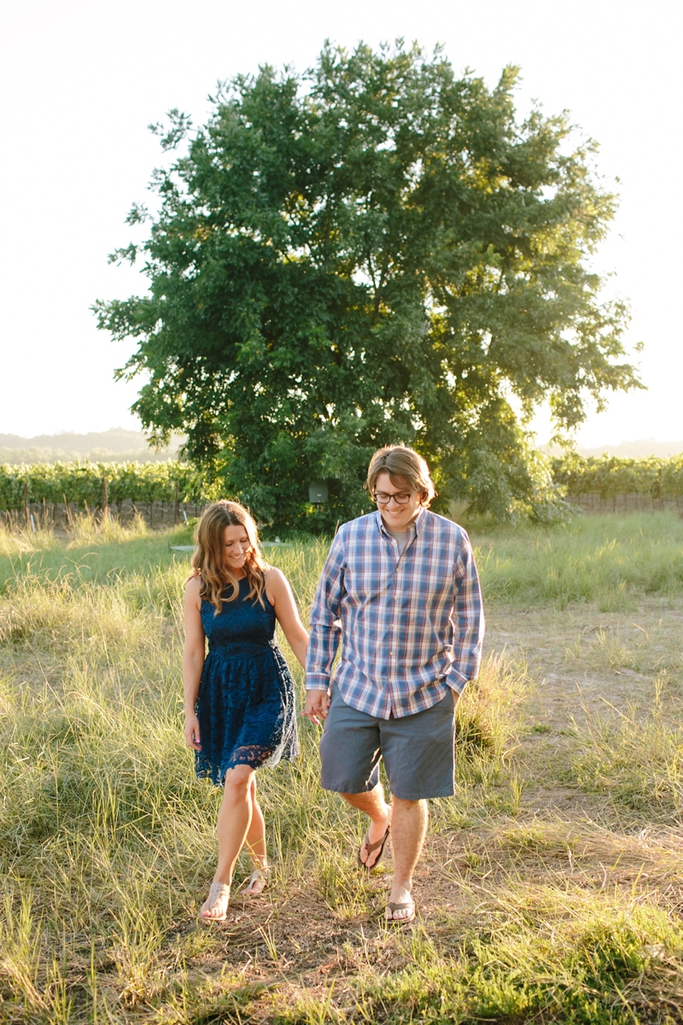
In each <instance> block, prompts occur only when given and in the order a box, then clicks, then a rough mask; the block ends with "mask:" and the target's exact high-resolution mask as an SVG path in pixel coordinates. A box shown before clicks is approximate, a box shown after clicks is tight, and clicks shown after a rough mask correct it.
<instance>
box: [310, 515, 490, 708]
mask: <svg viewBox="0 0 683 1025" xmlns="http://www.w3.org/2000/svg"><path fill="white" fill-rule="evenodd" d="M340 633H341V634H342V635H343V639H342V652H341V659H340V662H339V665H338V666H337V668H336V670H335V673H334V682H335V685H336V686H337V687H338V688H339V693H340V696H341V697H342V699H343V700H344V701H345V702H346V704H347V705H351V706H352V707H353V708H357V709H359V710H360V711H361V712H367V713H368V714H369V715H372V716H376V717H378V718H381V719H389V718H390V717H391V716H395V717H397V718H400V717H401V716H405V715H413V714H414V713H415V712H420V711H422V710H423V709H425V708H431V706H432V705H435V704H436V703H437V702H438V701H441V699H442V698H443V697H445V695H446V694H447V692H448V687H451V688H452V689H453V690H455V691H457V692H458V693H460V692H461V691H462V690H463V688H464V687H465V685H466V683H467V681H468V680H471V679H472V678H473V677H475V676H476V675H477V672H478V669H479V664H480V661H481V649H482V642H483V639H484V612H483V608H482V600H481V590H480V587H479V578H478V576H477V568H476V566H475V564H474V556H473V554H472V548H471V546H470V542H469V538H468V536H467V534H466V533H465V531H464V530H463V529H462V527H459V526H458V525H457V524H456V523H453V522H452V521H451V520H447V519H445V518H444V517H443V516H437V515H436V514H435V513H432V512H429V511H428V510H426V509H421V510H420V511H419V513H418V515H417V518H416V519H415V520H414V521H413V522H412V523H411V524H410V526H409V527H408V538H407V542H406V546H405V548H404V550H403V552H402V553H400V552H399V546H398V543H397V541H396V539H395V538H394V537H392V535H391V534H390V533H389V531H387V530H386V528H385V527H384V522H383V520H382V516H381V513H380V512H379V510H377V512H374V513H370V514H369V515H368V516H360V517H359V518H358V519H356V520H351V521H350V522H349V523H345V524H343V526H341V527H340V528H339V532H338V533H337V536H336V537H335V539H334V541H333V542H332V547H331V549H330V553H329V555H328V557H327V562H326V563H325V568H324V569H323V572H322V576H321V578H320V582H319V584H318V589H317V591H316V596H315V600H314V602H313V607H312V609H311V639H310V643H309V646H308V656H307V659H306V688H307V689H308V690H327V688H328V687H329V684H330V676H331V673H332V663H333V662H334V658H335V655H336V652H337V646H338V642H339V635H340Z"/></svg>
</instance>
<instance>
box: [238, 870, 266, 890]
mask: <svg viewBox="0 0 683 1025" xmlns="http://www.w3.org/2000/svg"><path fill="white" fill-rule="evenodd" d="M269 876H270V869H269V868H255V869H254V871H253V872H252V873H251V879H250V880H249V882H248V883H247V884H246V886H245V887H244V894H245V896H247V897H260V896H261V894H262V893H263V891H264V890H265V888H266V887H267V886H268V877H269Z"/></svg>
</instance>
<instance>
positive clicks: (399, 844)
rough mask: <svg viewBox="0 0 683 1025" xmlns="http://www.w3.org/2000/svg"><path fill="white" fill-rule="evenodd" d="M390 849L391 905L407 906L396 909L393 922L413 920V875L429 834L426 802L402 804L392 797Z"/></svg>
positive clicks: (401, 801) (403, 802)
mask: <svg viewBox="0 0 683 1025" xmlns="http://www.w3.org/2000/svg"><path fill="white" fill-rule="evenodd" d="M391 804H392V808H393V816H392V821H391V846H392V848H393V851H394V879H393V883H392V886H391V896H390V897H389V900H390V902H391V903H392V904H408V905H409V907H407V908H397V909H396V910H395V911H394V912H393V913H392V914H391V917H392V918H393V920H394V921H399V920H401V919H403V918H410V917H412V914H413V907H412V900H413V898H412V892H413V872H414V871H415V866H416V865H417V863H418V861H419V858H420V854H421V853H422V845H423V843H424V838H425V836H426V833H427V823H428V822H429V809H428V806H427V802H426V801H403V800H401V798H400V797H395V796H393V795H392V798H391Z"/></svg>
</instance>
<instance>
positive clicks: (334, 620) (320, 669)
mask: <svg viewBox="0 0 683 1025" xmlns="http://www.w3.org/2000/svg"><path fill="white" fill-rule="evenodd" d="M343 595H344V553H343V543H342V539H341V537H340V535H339V534H337V536H336V537H335V539H334V541H333V542H332V547H331V548H330V553H329V555H328V556H327V561H326V562H325V566H324V567H323V571H322V574H321V576H320V580H319V581H318V587H317V589H316V592H315V598H314V599H313V605H312V606H311V636H310V640H309V644H308V651H307V654H306V708H305V711H304V715H307V716H309V718H311V719H313V721H317V716H318V715H321V716H322V717H323V718H324V717H325V715H326V714H327V706H328V704H329V698H328V690H329V686H330V675H331V672H332V663H333V662H334V657H335V655H336V654H337V647H338V644H339V634H340V632H341V628H340V625H339V611H340V608H341V600H342V597H343Z"/></svg>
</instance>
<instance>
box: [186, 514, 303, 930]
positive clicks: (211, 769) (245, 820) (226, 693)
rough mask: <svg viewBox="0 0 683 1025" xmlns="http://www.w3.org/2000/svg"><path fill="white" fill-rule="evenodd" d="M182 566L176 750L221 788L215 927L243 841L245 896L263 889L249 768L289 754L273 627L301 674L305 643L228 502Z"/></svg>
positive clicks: (283, 593)
mask: <svg viewBox="0 0 683 1025" xmlns="http://www.w3.org/2000/svg"><path fill="white" fill-rule="evenodd" d="M192 567H193V573H192V576H191V577H190V579H189V580H188V583H187V587H186V591H185V653H184V656H183V679H184V684H185V742H186V743H187V745H188V746H189V747H191V748H193V750H194V751H195V763H196V764H195V767H196V771H197V775H198V776H199V777H202V776H210V777H211V779H212V780H213V782H214V783H215V784H216V785H217V786H222V787H223V800H222V802H221V807H220V811H219V813H218V826H217V830H216V832H217V835H218V866H217V868H216V874H215V875H214V878H213V883H212V884H211V888H210V890H209V896H208V897H207V899H206V901H205V902H204V904H203V905H202V909H201V912H200V917H201V918H202V919H204V920H206V921H209V922H224V921H225V919H226V918H227V910H228V901H229V898H230V884H231V882H232V874H233V871H234V869H235V863H236V861H237V857H238V855H239V853H240V851H241V850H242V847H243V846H244V843H245V842H246V844H247V848H248V851H249V855H250V857H251V861H252V865H253V868H254V872H253V875H252V877H251V879H250V881H249V883H248V885H247V890H246V892H247V893H248V894H249V895H250V896H257V895H258V894H260V893H261V892H262V891H263V889H264V887H265V885H266V876H267V872H268V858H267V853H266V836H265V824H264V820H263V813H262V811H261V808H260V807H259V804H258V801H257V799H256V769H257V768H259V767H260V766H262V765H276V764H277V762H279V761H280V759H281V758H283V757H285V758H290V759H291V758H294V757H295V756H296V755H297V754H298V746H297V736H296V718H295V708H294V685H293V681H292V677H291V675H290V673H289V669H288V668H287V663H286V662H285V660H284V658H283V656H282V652H281V651H280V649H279V648H278V646H277V644H276V642H275V640H274V633H275V620H276V619H277V621H278V622H279V624H280V626H281V627H282V630H283V632H284V635H285V637H286V638H287V641H288V643H289V645H290V647H291V649H292V651H293V652H294V654H295V655H296V657H297V659H298V660H299V662H300V663H301V665H302V666H303V665H304V664H305V659H306V645H307V643H308V634H307V633H306V631H305V630H304V628H303V626H302V625H301V621H300V619H299V614H298V612H297V609H296V605H295V604H294V598H293V597H292V592H291V589H290V587H289V584H288V582H287V579H286V577H285V576H284V575H283V574H282V573H281V572H280V570H279V569H276V568H275V567H274V566H268V565H267V563H265V562H264V561H263V559H262V558H261V556H260V554H259V551H258V536H257V531H256V524H255V523H254V521H253V519H252V518H251V516H250V515H249V513H248V512H247V510H246V509H245V508H244V507H243V506H241V505H239V504H238V503H237V502H228V501H225V500H222V501H220V502H215V503H214V504H213V505H210V506H209V508H208V509H206V511H205V512H204V515H203V516H202V518H201V520H200V522H199V527H198V529H197V550H196V552H195V554H194V555H193V557H192ZM207 637H208V639H209V652H208V655H206V654H205V650H206V645H205V638H207Z"/></svg>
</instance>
